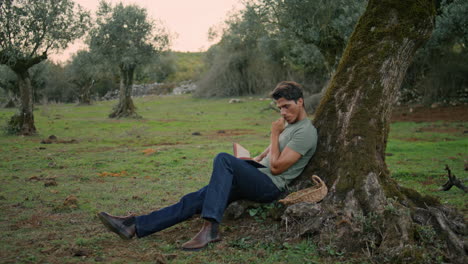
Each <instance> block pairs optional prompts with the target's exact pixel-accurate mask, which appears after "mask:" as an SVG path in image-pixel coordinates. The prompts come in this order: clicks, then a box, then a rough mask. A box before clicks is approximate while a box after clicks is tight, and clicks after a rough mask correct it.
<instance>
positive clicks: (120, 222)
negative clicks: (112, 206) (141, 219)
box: [98, 212, 136, 239]
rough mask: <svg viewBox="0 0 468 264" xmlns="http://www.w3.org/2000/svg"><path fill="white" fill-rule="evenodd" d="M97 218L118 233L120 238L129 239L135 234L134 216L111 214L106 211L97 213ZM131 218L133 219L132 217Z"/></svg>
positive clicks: (110, 229)
mask: <svg viewBox="0 0 468 264" xmlns="http://www.w3.org/2000/svg"><path fill="white" fill-rule="evenodd" d="M98 217H99V220H101V222H102V223H103V224H104V225H105V226H106V227H107V229H109V231H112V232H114V233H116V234H117V235H119V236H120V237H121V238H122V239H131V238H132V237H133V236H135V230H136V229H135V217H134V216H124V217H121V216H113V215H110V214H108V213H106V212H100V213H98ZM132 218H133V219H132Z"/></svg>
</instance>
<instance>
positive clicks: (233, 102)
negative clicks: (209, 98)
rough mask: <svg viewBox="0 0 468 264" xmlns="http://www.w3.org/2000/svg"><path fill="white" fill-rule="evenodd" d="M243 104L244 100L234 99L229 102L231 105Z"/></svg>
mask: <svg viewBox="0 0 468 264" xmlns="http://www.w3.org/2000/svg"><path fill="white" fill-rule="evenodd" d="M243 102H244V101H243V100H241V99H236V98H233V99H231V100H229V103H230V104H237V103H243Z"/></svg>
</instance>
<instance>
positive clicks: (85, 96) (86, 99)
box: [78, 80, 94, 105]
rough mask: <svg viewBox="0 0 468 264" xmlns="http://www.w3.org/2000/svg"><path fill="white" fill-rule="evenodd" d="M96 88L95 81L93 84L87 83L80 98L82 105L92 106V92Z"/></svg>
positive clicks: (92, 81)
mask: <svg viewBox="0 0 468 264" xmlns="http://www.w3.org/2000/svg"><path fill="white" fill-rule="evenodd" d="M93 87H94V80H91V83H90V84H89V85H88V84H87V83H85V84H83V85H82V86H81V90H80V94H79V96H78V99H79V104H80V105H90V104H91V90H92V89H93Z"/></svg>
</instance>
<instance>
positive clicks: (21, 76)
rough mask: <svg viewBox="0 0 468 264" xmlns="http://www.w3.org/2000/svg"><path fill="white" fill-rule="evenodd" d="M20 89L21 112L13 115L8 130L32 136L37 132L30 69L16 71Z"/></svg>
mask: <svg viewBox="0 0 468 264" xmlns="http://www.w3.org/2000/svg"><path fill="white" fill-rule="evenodd" d="M16 75H17V77H18V86H19V90H20V105H19V113H18V114H16V115H14V116H12V117H11V119H10V122H9V124H8V130H9V131H12V132H14V133H16V134H20V135H24V136H30V135H34V134H36V132H37V131H36V126H35V125H34V113H33V108H34V104H33V90H32V86H31V79H30V77H29V73H28V71H27V70H26V71H24V72H20V73H16Z"/></svg>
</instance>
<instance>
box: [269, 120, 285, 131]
mask: <svg viewBox="0 0 468 264" xmlns="http://www.w3.org/2000/svg"><path fill="white" fill-rule="evenodd" d="M283 130H284V118H282V117H281V118H279V119H278V120H276V121H274V122H273V123H271V134H275V135H279V134H281V132H283Z"/></svg>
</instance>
